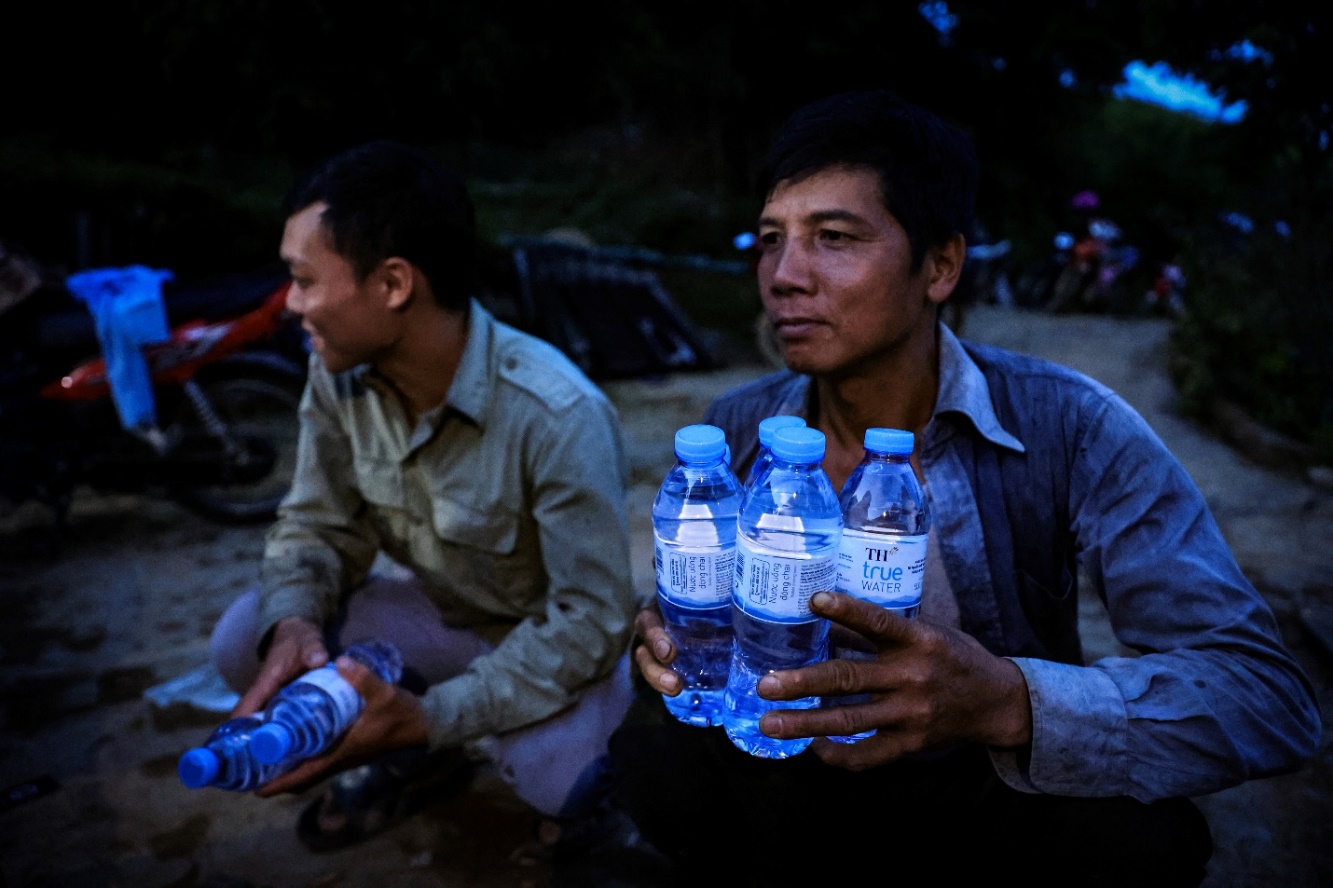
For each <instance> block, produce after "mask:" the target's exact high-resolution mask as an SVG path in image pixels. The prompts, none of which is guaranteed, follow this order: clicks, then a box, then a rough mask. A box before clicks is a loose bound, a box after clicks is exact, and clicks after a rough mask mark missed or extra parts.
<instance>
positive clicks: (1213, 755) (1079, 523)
mask: <svg viewBox="0 0 1333 888" xmlns="http://www.w3.org/2000/svg"><path fill="white" fill-rule="evenodd" d="M939 331H940V359H939V370H940V382H939V391H938V394H937V397H936V403H935V410H934V415H933V417H932V418H931V420H930V422H929V423H928V424H927V425H926V427H925V429H924V431H923V433H922V436H921V439H920V441H919V442H918V446H919V449H920V451H921V463H922V468H923V470H924V472H925V475H926V482H927V490H928V493H929V495H930V499H931V510H932V516H933V527H932V536H931V539H930V543H929V545H930V546H931V547H932V548H934V549H935V550H937V551H935V552H934V553H933V554H934V556H935V557H938V558H939V560H940V562H941V563H942V565H943V567H944V571H943V574H944V576H943V578H942V579H943V581H944V582H943V583H942V587H937V588H934V589H932V588H931V587H930V582H931V574H930V569H929V564H930V562H929V558H930V557H931V556H930V555H928V561H927V576H926V580H927V587H926V589H925V598H926V600H929V599H930V598H931V597H932V596H939V595H948V596H952V597H953V598H954V600H955V601H956V602H957V603H958V605H959V606H960V607H959V609H958V610H961V616H962V624H963V628H964V629H966V630H967V631H968V632H969V633H970V634H972V635H973V636H974V637H976V638H977V639H978V640H979V641H981V642H982V643H983V644H984V645H985V646H986V647H987V649H988V650H990V651H991V652H992V653H996V654H999V655H1001V656H1008V657H1010V658H1011V659H1012V660H1013V662H1014V663H1016V664H1017V665H1018V667H1019V669H1021V670H1022V672H1023V675H1024V678H1025V679H1026V681H1027V685H1028V693H1029V699H1030V701H1031V704H1032V743H1031V744H1030V746H1029V747H1027V748H1025V749H1023V750H1018V751H1016V750H1001V749H992V750H991V751H990V752H991V760H992V763H993V765H994V767H995V770H996V773H997V775H998V776H999V777H1000V778H1001V779H1003V780H1004V781H1005V782H1006V783H1007V784H1009V785H1010V786H1012V787H1014V788H1015V789H1019V790H1022V791H1027V792H1045V793H1052V794H1056V795H1071V796H1116V795H1126V796H1132V797H1134V798H1136V799H1139V800H1141V801H1152V800H1154V799H1159V798H1166V797H1171V796H1188V795H1199V794H1203V793H1208V792H1214V791H1217V790H1219V789H1223V788H1225V787H1228V786H1233V785H1235V784H1237V783H1240V782H1242V781H1244V780H1248V779H1250V778H1252V777H1257V776H1266V775H1271V774H1278V773H1284V772H1287V771H1291V770H1294V769H1295V768H1296V767H1298V766H1300V765H1301V764H1302V763H1303V762H1304V761H1305V760H1307V759H1308V758H1309V757H1310V756H1311V755H1312V754H1313V751H1314V749H1315V746H1316V744H1317V741H1318V738H1319V735H1320V728H1321V725H1320V718H1319V714H1318V710H1317V704H1316V702H1315V700H1314V696H1313V692H1312V689H1311V686H1310V682H1309V679H1308V677H1307V676H1305V675H1304V673H1303V672H1302V670H1301V669H1300V667H1299V666H1298V665H1297V663H1296V662H1295V660H1294V659H1293V658H1292V656H1291V653H1290V652H1289V651H1288V650H1287V649H1286V648H1285V646H1284V645H1283V643H1282V638H1281V635H1280V633H1279V631H1278V626H1277V622H1276V620H1275V618H1274V616H1273V613H1272V610H1271V609H1270V608H1269V607H1268V605H1267V603H1266V602H1265V601H1264V599H1263V598H1262V597H1261V596H1260V595H1259V593H1258V592H1257V591H1255V589H1254V587H1253V585H1251V583H1250V582H1249V580H1247V579H1246V578H1245V576H1244V575H1243V574H1242V573H1241V571H1240V568H1239V567H1238V566H1237V564H1236V560H1235V558H1234V556H1233V555H1232V554H1231V551H1230V549H1229V548H1228V547H1227V544H1226V541H1225V540H1224V539H1223V537H1222V534H1221V532H1220V531H1219V529H1218V527H1217V524H1216V522H1215V521H1214V520H1213V518H1212V515H1211V514H1210V513H1209V511H1208V507H1207V504H1206V503H1205V502H1204V499H1203V496H1202V494H1201V493H1200V492H1199V490H1198V488H1197V486H1196V485H1195V484H1194V482H1193V480H1192V479H1191V478H1190V477H1189V475H1188V474H1187V473H1186V471H1185V469H1184V467H1183V466H1181V464H1180V463H1179V461H1178V460H1176V458H1175V457H1174V456H1173V455H1172V454H1171V453H1170V452H1169V451H1168V450H1167V448H1166V446H1165V445H1164V444H1163V443H1162V442H1161V440H1160V439H1159V438H1158V437H1157V435H1156V434H1155V433H1154V432H1153V431H1152V429H1151V428H1149V426H1148V424H1147V423H1146V422H1145V421H1144V420H1143V419H1142V417H1140V416H1139V415H1138V414H1137V413H1136V412H1135V411H1134V410H1133V409H1132V408H1131V407H1130V406H1129V405H1128V404H1127V403H1125V401H1124V400H1123V399H1121V398H1120V397H1119V396H1117V395H1116V394H1115V393H1114V392H1112V391H1111V390H1110V389H1108V388H1106V387H1105V386H1103V385H1101V384H1100V383H1097V382H1095V381H1094V380H1092V379H1089V378H1088V377H1086V376H1084V375H1082V374H1079V373H1076V372H1075V371H1073V370H1071V369H1069V368H1067V367H1061V366H1059V365H1056V364H1052V363H1050V362H1045V361H1039V360H1037V359H1036V358H1032V357H1029V356H1026V355H1020V354H1017V353H1014V352H1009V351H1006V350H1004V349H999V348H994V347H988V346H981V345H978V344H975V343H965V342H963V341H962V340H959V339H958V338H956V337H955V336H954V334H953V333H952V332H951V331H950V330H949V329H948V328H947V327H945V326H944V325H943V324H941V325H940V326H939ZM813 394H814V387H813V386H812V385H811V384H810V378H809V377H806V376H800V375H797V374H794V373H791V372H785V371H784V372H779V373H775V374H771V375H769V376H766V377H764V378H762V379H759V380H755V381H753V382H750V383H746V384H743V385H742V386H739V387H738V388H736V389H734V390H732V391H731V392H729V393H727V394H724V395H722V396H721V397H720V398H718V399H717V400H716V401H714V402H713V404H712V405H711V406H710V407H709V410H708V412H707V414H706V415H705V419H704V421H705V422H710V423H713V424H714V425H718V426H720V427H721V428H722V429H723V430H724V431H726V433H727V438H728V440H730V441H733V442H734V448H733V465H734V466H736V467H738V468H739V469H740V470H741V471H744V469H745V467H746V466H748V464H749V463H750V461H752V460H753V459H754V453H755V437H756V436H755V431H756V429H757V427H758V424H759V421H760V420H761V419H763V418H764V417H766V416H772V415H775V414H793V415H797V416H803V417H805V418H806V419H810V418H811V417H812V415H813V413H812V410H811V408H812V397H813ZM1000 404H1008V405H1010V406H1009V407H1008V408H1006V412H1005V414H1002V413H1001V411H999V410H998V409H997V405H1000ZM1002 415H1007V416H1008V419H1007V421H1005V420H1004V419H1003V418H1002ZM987 466H999V468H998V469H987ZM1008 472H1012V473H1014V474H1013V477H1016V478H1019V479H1020V480H1021V482H1022V483H1014V484H1008V482H1007V481H1006V477H1007V476H1006V473H1008ZM1006 486H1007V487H1008V488H1009V489H1005V487H1006ZM984 504H990V508H991V509H998V510H1001V511H1002V510H1004V509H1005V508H1006V506H1009V505H1015V504H1016V505H1018V506H1019V507H1021V509H1022V510H1023V511H1020V512H1019V513H1020V514H1026V515H1027V516H1029V518H1030V523H1027V524H1021V525H1019V524H1011V525H1010V527H1009V529H1008V533H1007V535H1006V533H1005V531H1003V530H1002V529H1000V528H998V527H997V526H996V525H995V524H990V525H988V524H987V519H988V518H989V517H992V516H989V515H987V514H986V513H987V511H988V508H987V506H985V505H984ZM1032 540H1036V541H1038V542H1039V543H1040V545H1036V546H1032V545H1025V542H1027V541H1032ZM1047 543H1049V544H1050V546H1051V547H1052V550H1053V554H1052V556H1051V558H1050V559H1047V560H1051V561H1053V562H1055V563H1059V562H1060V561H1062V560H1063V559H1064V556H1065V555H1066V554H1068V555H1071V556H1073V557H1076V558H1077V561H1078V564H1079V565H1080V566H1081V567H1082V569H1083V571H1084V572H1085V573H1086V575H1087V581H1088V583H1089V585H1090V587H1091V589H1092V590H1093V591H1094V592H1095V593H1096V594H1097V595H1098V596H1099V597H1100V598H1101V600H1102V601H1103V603H1104V604H1105V605H1106V607H1107V610H1108V612H1109V616H1110V621H1111V626H1112V629H1113V630H1114V632H1115V634H1116V637H1117V638H1118V639H1119V640H1120V641H1121V642H1122V643H1123V644H1125V645H1126V646H1127V647H1130V648H1132V649H1134V650H1135V651H1137V652H1138V653H1139V654H1141V656H1134V657H1107V658H1105V659H1102V660H1099V661H1097V662H1095V663H1090V664H1084V663H1082V662H1067V661H1060V660H1057V659H1055V658H1053V657H1043V656H1036V655H1033V654H1032V653H1025V651H1033V650H1039V649H1042V648H1045V649H1048V650H1053V651H1054V650H1064V651H1068V650H1071V649H1076V635H1077V626H1076V624H1075V622H1074V616H1075V615H1076V610H1075V605H1076V601H1077V585H1076V582H1075V580H1074V578H1073V577H1067V578H1066V585H1065V586H1064V588H1063V589H1059V590H1055V591H1053V592H1052V593H1050V596H1049V597H1050V600H1051V603H1052V604H1053V605H1057V606H1058V607H1059V610H1058V613H1060V614H1061V615H1063V618H1062V619H1059V620H1050V619H1047V620H1046V621H1045V622H1043V623H1041V624H1040V625H1038V624H1037V623H1036V622H1033V619H1032V614H1031V613H1029V611H1028V608H1030V607H1033V606H1034V605H1035V604H1036V602H1037V601H1038V600H1039V599H1037V598H1035V597H1034V598H1029V599H1027V600H1026V601H1023V602H1022V603H1021V605H1020V603H1019V598H1018V592H1019V591H1021V589H1020V588H1019V586H1018V582H1019V578H1020V577H1021V575H1023V574H1025V573H1026V572H1027V571H1031V570H1034V569H1035V567H1036V566H1037V565H1038V564H1039V562H1041V561H1042V560H1043V559H1045V558H1046V556H1047V555H1048V550H1047V548H1046V546H1047ZM997 552H999V553H1000V554H1001V555H1004V557H1003V558H996V557H993V556H995V555H996V554H997ZM1057 556H1058V557H1057ZM1007 559H1011V560H1009V561H1008V563H1009V564H1010V565H1011V572H1010V573H1009V574H1008V575H999V574H996V573H994V572H993V571H992V564H1003V563H1006V560H1007ZM1029 559H1035V560H1029ZM1049 588H1052V589H1053V590H1054V589H1055V587H1049ZM923 607H924V606H923ZM1071 636H1073V638H1071Z"/></svg>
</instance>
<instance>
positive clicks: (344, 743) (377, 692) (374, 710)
mask: <svg viewBox="0 0 1333 888" xmlns="http://www.w3.org/2000/svg"><path fill="white" fill-rule="evenodd" d="M336 665H337V667H338V672H339V674H340V675H342V677H343V678H345V679H347V681H348V683H349V684H351V685H352V687H354V688H356V691H357V693H358V694H360V695H361V699H362V700H364V701H365V708H364V709H362V711H361V715H360V716H359V717H358V718H357V720H356V721H354V722H353V723H352V726H351V727H350V728H348V729H347V733H346V734H344V735H343V736H342V738H341V739H340V740H338V741H337V742H335V743H334V745H333V747H332V748H330V749H329V750H327V751H326V752H325V753H324V754H323V755H319V756H316V757H314V758H311V759H308V760H307V761H305V762H302V763H301V764H300V765H298V766H297V767H296V768H294V769H292V770H290V771H288V772H287V773H285V774H281V775H279V776H278V777H275V778H274V779H273V780H271V781H269V782H268V783H266V784H264V785H263V786H261V787H260V788H259V789H258V790H256V791H255V794H256V795H258V796H261V797H263V798H268V797H269V796H274V795H278V794H279V793H284V792H303V791H305V790H307V789H309V788H310V787H312V786H314V785H315V784H317V783H319V782H320V781H322V780H324V779H325V778H326V777H331V776H333V775H334V774H336V773H337V772H339V771H345V770H347V769H348V768H354V767H356V766H357V765H363V764H365V763H366V762H368V761H370V760H372V759H376V758H379V757H380V756H382V755H384V754H385V753H388V752H392V751H393V750H395V749H403V748H405V747H408V746H418V745H423V744H425V743H426V742H427V739H428V738H427V734H426V713H425V710H423V709H422V708H421V701H420V700H419V699H418V698H417V697H416V696H414V695H413V694H412V693H410V692H408V691H406V690H404V689H403V688H400V687H397V686H396V685H391V684H389V683H388V682H386V681H383V680H382V679H380V677H379V676H377V675H376V674H375V673H374V672H372V671H371V670H370V669H368V668H366V667H365V666H363V665H361V664H360V663H358V662H356V661H355V660H353V659H351V658H350V657H339V658H338V661H337V664H336Z"/></svg>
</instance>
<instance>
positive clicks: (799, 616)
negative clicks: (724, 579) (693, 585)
mask: <svg viewBox="0 0 1333 888" xmlns="http://www.w3.org/2000/svg"><path fill="white" fill-rule="evenodd" d="M836 579H837V565H836V563H835V558H834V556H833V555H832V554H830V555H827V556H824V557H815V558H792V557H791V556H790V555H785V554H783V553H780V552H775V551H773V550H772V549H766V548H763V547H762V546H757V545H755V544H754V543H753V542H751V541H750V540H748V539H747V538H746V537H745V536H743V535H739V534H738V535H737V537H736V587H735V589H733V590H732V600H733V601H734V602H736V606H737V607H739V608H740V609H741V610H743V611H745V613H747V614H749V615H750V616H753V617H758V618H760V619H763V620H770V621H775V622H780V623H804V622H807V621H809V620H812V619H814V614H813V613H811V611H810V596H812V595H814V594H815V593H816V592H818V591H819V590H821V589H825V590H827V589H832V588H833V583H834V581H835V580H836Z"/></svg>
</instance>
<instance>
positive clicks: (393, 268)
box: [376, 256, 417, 311]
mask: <svg viewBox="0 0 1333 888" xmlns="http://www.w3.org/2000/svg"><path fill="white" fill-rule="evenodd" d="M376 273H377V274H378V275H379V276H380V286H381V287H382V288H383V293H384V305H385V307H386V308H388V309H390V310H392V311H400V310H402V309H403V308H406V307H407V306H408V304H410V303H411V301H412V296H413V294H414V293H415V292H416V283H417V270H416V268H415V267H414V266H413V265H412V263H410V262H408V261H407V260H406V259H402V258H400V257H398V256H391V257H390V258H388V259H385V260H384V261H383V262H382V263H380V267H379V269H378V270H377V271H376Z"/></svg>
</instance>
